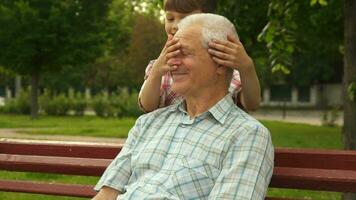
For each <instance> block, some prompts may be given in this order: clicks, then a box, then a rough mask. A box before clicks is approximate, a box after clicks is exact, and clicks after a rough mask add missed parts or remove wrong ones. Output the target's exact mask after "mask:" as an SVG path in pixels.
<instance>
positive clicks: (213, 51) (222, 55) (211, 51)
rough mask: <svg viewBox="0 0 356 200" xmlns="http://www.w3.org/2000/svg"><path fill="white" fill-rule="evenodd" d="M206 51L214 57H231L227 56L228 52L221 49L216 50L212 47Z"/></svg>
mask: <svg viewBox="0 0 356 200" xmlns="http://www.w3.org/2000/svg"><path fill="white" fill-rule="evenodd" d="M208 52H209V53H210V54H211V55H213V56H215V57H218V58H220V59H224V60H228V59H231V56H229V54H226V53H223V52H221V51H216V50H214V49H208Z"/></svg>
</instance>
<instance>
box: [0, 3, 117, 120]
mask: <svg viewBox="0 0 356 200" xmlns="http://www.w3.org/2000/svg"><path fill="white" fill-rule="evenodd" d="M109 3H110V1H109V0H103V1H89V0H76V1H69V0H64V1H52V0H27V1H26V0H3V1H1V3H0V26H1V27H2V28H1V29H0V46H1V47H2V53H1V54H0V65H2V66H4V67H5V68H7V69H9V70H11V71H14V72H16V73H19V74H21V75H25V76H31V80H32V81H31V88H32V92H31V93H32V94H31V96H32V98H31V116H32V118H35V117H36V116H37V112H38V103H37V90H38V82H39V79H40V76H41V75H42V74H43V73H44V72H48V71H56V72H58V71H60V69H61V68H62V67H63V66H68V65H71V66H84V65H83V63H89V62H91V61H92V60H93V59H95V58H96V57H97V56H98V55H100V54H101V52H102V49H101V48H102V46H101V45H100V44H101V43H102V42H103V41H104V39H105V33H103V31H102V30H105V16H106V14H107V9H108V5H109Z"/></svg>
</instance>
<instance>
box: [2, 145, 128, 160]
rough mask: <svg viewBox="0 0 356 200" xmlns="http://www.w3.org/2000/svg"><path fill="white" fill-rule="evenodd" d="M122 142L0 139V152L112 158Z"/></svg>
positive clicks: (118, 150)
mask: <svg viewBox="0 0 356 200" xmlns="http://www.w3.org/2000/svg"><path fill="white" fill-rule="evenodd" d="M122 146H123V145H122V144H118V145H113V144H94V143H92V144H89V143H85V144H80V143H53V142H52V143H51V142H45V141H43V142H19V141H0V153H6V154H20V155H43V156H62V157H79V158H104V159H113V158H115V156H116V155H117V154H118V153H119V152H120V150H121V148H122Z"/></svg>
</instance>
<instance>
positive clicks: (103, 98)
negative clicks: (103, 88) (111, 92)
mask: <svg viewBox="0 0 356 200" xmlns="http://www.w3.org/2000/svg"><path fill="white" fill-rule="evenodd" d="M92 107H93V109H94V111H95V114H96V115H97V116H99V117H113V116H114V115H115V113H116V112H117V111H116V110H117V108H115V107H114V106H113V105H112V104H111V102H110V99H109V97H108V94H107V92H101V93H99V94H97V95H95V97H94V99H93V101H92Z"/></svg>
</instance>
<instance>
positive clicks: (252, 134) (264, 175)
mask: <svg viewBox="0 0 356 200" xmlns="http://www.w3.org/2000/svg"><path fill="white" fill-rule="evenodd" d="M273 159H274V149H273V145H272V142H271V138H270V135H269V132H268V130H267V129H266V128H265V127H263V126H261V125H260V126H257V127H256V128H254V129H251V130H249V131H247V132H245V133H243V134H242V135H241V136H240V137H238V138H237V141H236V143H235V144H233V145H232V146H231V147H230V149H229V151H228V153H227V155H226V157H225V159H224V162H223V166H222V171H221V173H220V175H219V176H218V178H217V180H216V183H215V185H214V187H213V189H212V191H211V193H210V195H209V199H218V200H220V199H238V200H264V198H265V195H266V191H267V188H268V185H269V182H270V179H271V176H272V172H273Z"/></svg>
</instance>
